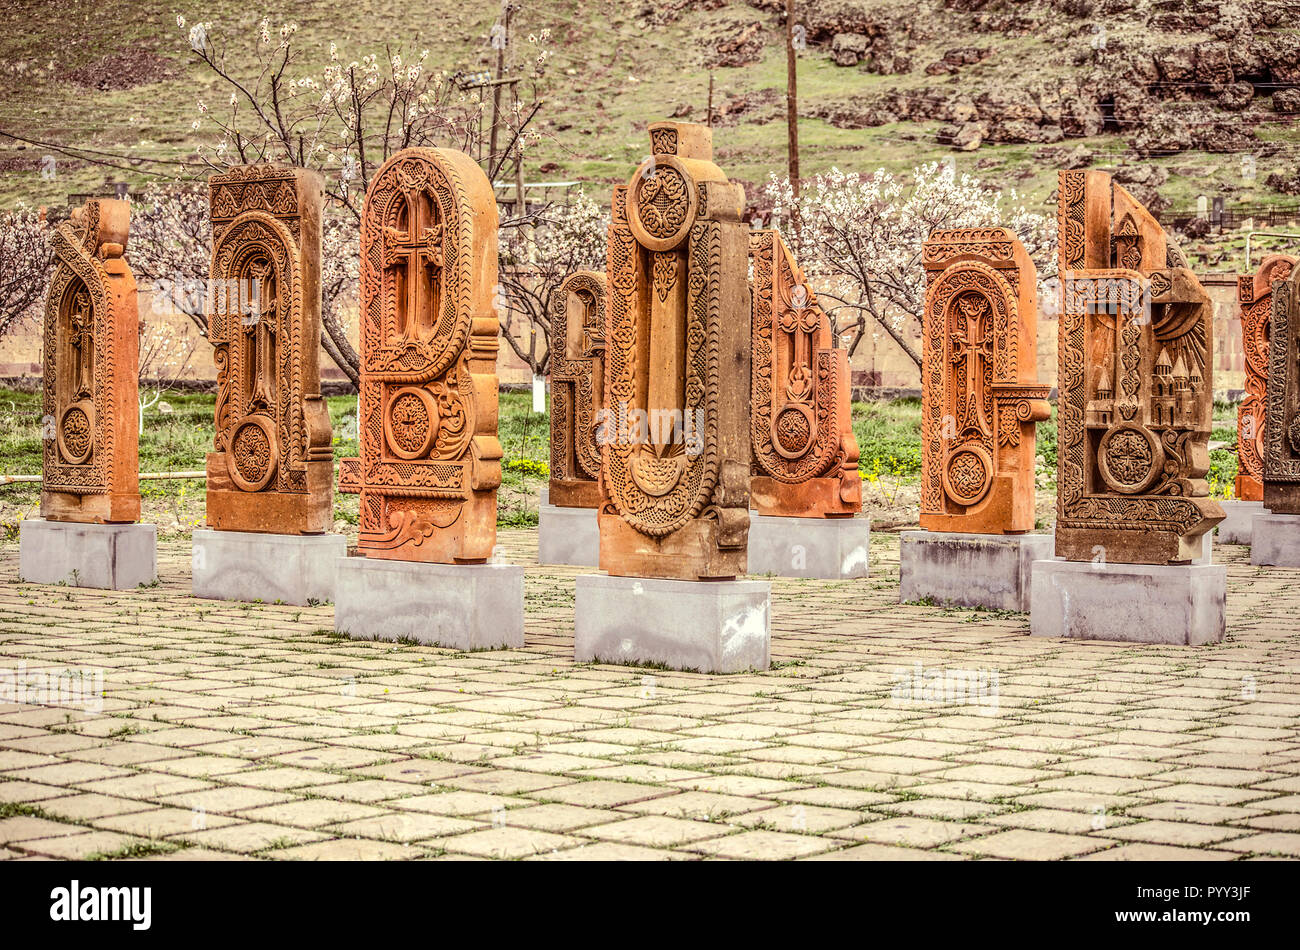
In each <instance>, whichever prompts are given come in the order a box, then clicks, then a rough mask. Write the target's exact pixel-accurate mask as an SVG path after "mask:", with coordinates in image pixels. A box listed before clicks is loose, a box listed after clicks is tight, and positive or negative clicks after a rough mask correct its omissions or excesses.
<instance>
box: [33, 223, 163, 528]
mask: <svg viewBox="0 0 1300 950" xmlns="http://www.w3.org/2000/svg"><path fill="white" fill-rule="evenodd" d="M129 230H130V206H129V205H128V203H127V202H125V201H117V200H112V199H107V198H92V199H90V200H89V201H87V202H86V203H85V204H84V205H83V206H82V207H81V208H79V209H77V210H76V211H74V212H73V213H72V217H71V219H70V220H69V221H66V222H64V223H62V224H60V225H59V226H58V228H56V229H55V231H54V234H53V235H52V237H51V239H50V243H51V244H52V246H53V248H54V253H55V259H56V263H55V267H54V277H53V279H52V280H51V281H50V292H49V296H48V298H47V300H46V305H45V340H44V357H43V359H44V377H45V392H44V400H43V416H42V420H41V430H42V433H41V434H42V438H43V440H44V464H43V472H44V474H43V476H42V483H41V517H43V518H45V519H47V520H49V521H74V522H89V523H126V522H133V521H138V520H139V518H140V483H139V452H138V435H137V433H138V428H137V427H138V424H139V423H138V414H139V407H140V403H139V387H138V376H139V355H140V336H139V334H140V318H139V311H138V307H137V301H136V285H135V278H134V277H133V276H132V274H131V268H130V266H128V264H127V262H126V258H125V257H124V256H123V255H124V254H125V252H126V246H127V237H128V233H129Z"/></svg>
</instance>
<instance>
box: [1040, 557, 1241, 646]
mask: <svg viewBox="0 0 1300 950" xmlns="http://www.w3.org/2000/svg"><path fill="white" fill-rule="evenodd" d="M1032 584H1033V602H1032V609H1031V611H1030V616H1029V632H1030V633H1031V634H1033V635H1034V636H1036V637H1069V638H1077V639H1084V640H1125V641H1128V642H1131V643H1167V644H1180V645H1196V644H1201V643H1218V642H1219V641H1220V640H1222V639H1223V633H1224V626H1225V612H1224V596H1225V594H1226V592H1227V588H1228V569H1227V568H1226V567H1223V566H1220V565H1213V564H1114V563H1108V564H1101V563H1096V562H1093V561H1064V560H1055V559H1054V560H1050V561H1039V562H1038V563H1036V564H1035V565H1034V573H1033V582H1032Z"/></svg>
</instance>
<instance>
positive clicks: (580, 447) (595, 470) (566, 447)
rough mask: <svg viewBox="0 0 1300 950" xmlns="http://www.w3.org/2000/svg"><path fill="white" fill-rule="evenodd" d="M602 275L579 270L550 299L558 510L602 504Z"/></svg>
mask: <svg viewBox="0 0 1300 950" xmlns="http://www.w3.org/2000/svg"><path fill="white" fill-rule="evenodd" d="M605 298H606V293H605V275H604V274H602V273H598V272H596V271H577V272H576V273H573V274H570V275H569V276H568V277H566V278H565V279H564V281H563V282H562V283H561V284H560V286H559V287H558V288H557V289H556V291H555V294H554V296H552V298H551V333H550V353H551V479H550V485H549V498H550V503H551V504H552V505H559V506H560V507H562V508H596V507H599V505H600V488H599V486H598V485H597V479H598V478H599V477H600V445H599V444H598V443H597V441H596V427H597V424H598V421H599V419H600V417H601V408H602V407H603V405H604V396H605V393H604V389H605Z"/></svg>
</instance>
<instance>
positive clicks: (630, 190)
mask: <svg viewBox="0 0 1300 950" xmlns="http://www.w3.org/2000/svg"><path fill="white" fill-rule="evenodd" d="M650 144H651V152H652V154H651V156H650V157H649V158H648V159H646V161H645V162H643V163H642V164H641V166H640V167H639V168H638V169H637V171H636V174H635V175H633V176H632V179H631V181H630V182H628V184H627V185H620V186H619V187H617V188H616V189H615V190H614V198H613V202H612V207H611V224H610V231H609V263H608V269H607V273H608V286H609V311H608V315H607V319H606V331H605V341H606V352H605V406H604V408H605V414H604V425H603V427H602V430H601V431H600V432H598V434H597V439H598V441H599V442H600V443H601V448H602V453H601V466H600V487H601V509H600V514H599V518H598V520H599V523H600V567H601V568H602V569H603V570H605V571H607V572H609V573H610V574H621V575H631V576H641V577H663V578H678V579H684V580H694V579H697V578H727V577H735V576H737V575H740V574H744V573H745V566H746V563H745V562H746V558H745V552H746V542H747V539H748V534H749V474H750V448H749V289H748V286H747V270H748V259H747V258H748V253H747V241H748V239H747V237H746V230H747V229H746V226H745V225H744V224H743V223H742V222H741V220H740V217H741V214H742V213H743V209H744V204H745V200H744V192H743V190H742V189H741V188H740V187H739V186H738V185H734V184H732V183H731V182H729V181H728V180H727V177H726V175H725V174H724V173H723V171H722V169H720V168H719V167H718V166H717V165H715V164H714V163H713V137H712V132H711V131H710V130H709V129H707V128H705V127H704V126H700V125H692V124H685V123H676V122H660V123H656V124H654V125H651V126H650Z"/></svg>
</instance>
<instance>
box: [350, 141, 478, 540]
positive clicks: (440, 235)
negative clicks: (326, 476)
mask: <svg viewBox="0 0 1300 950" xmlns="http://www.w3.org/2000/svg"><path fill="white" fill-rule="evenodd" d="M496 283H497V209H496V200H495V199H494V197H493V195H492V186H491V184H490V183H489V182H488V180H487V177H486V176H485V175H484V174H483V172H482V170H481V169H480V168H479V167H478V165H476V164H475V163H474V160H473V159H471V158H470V157H469V156H468V155H466V154H464V153H463V152H458V151H456V150H454V149H445V148H436V149H435V148H410V149H403V150H402V151H400V152H398V153H397V154H396V155H394V156H393V157H392V158H390V159H389V160H388V161H387V162H385V163H384V164H383V166H382V167H380V169H379V171H377V172H376V173H375V176H374V178H373V179H372V180H371V182H370V187H369V189H368V190H367V191H366V202H365V208H364V210H363V212H362V220H361V415H360V429H361V431H360V437H361V457H360V458H356V459H347V460H345V461H344V463H343V466H342V471H341V473H340V475H339V490H340V491H345V492H359V493H360V495H361V509H360V531H359V541H358V546H359V547H360V549H361V553H362V554H364V555H366V556H367V557H376V558H388V559H391V560H399V561H429V562H435V563H442V564H450V563H456V562H478V561H485V560H486V559H487V558H488V557H489V556H490V555H491V553H492V548H493V545H494V544H495V543H496V523H497V520H496V519H497V487H498V486H499V485H500V484H501V443H500V441H499V440H498V439H497V375H496V358H497V347H498V340H497V332H498V321H497V315H496V311H495V309H494V307H493V302H492V293H493V288H494V287H495V286H496Z"/></svg>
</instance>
